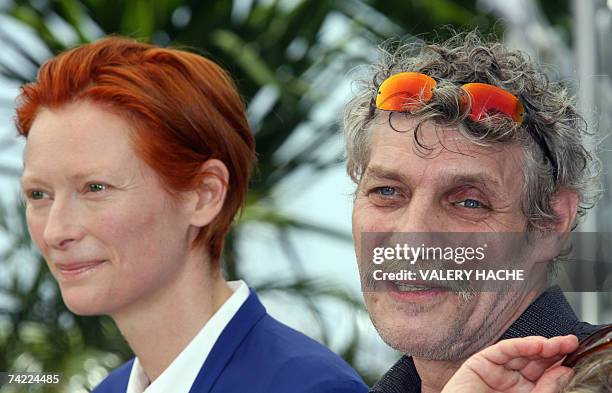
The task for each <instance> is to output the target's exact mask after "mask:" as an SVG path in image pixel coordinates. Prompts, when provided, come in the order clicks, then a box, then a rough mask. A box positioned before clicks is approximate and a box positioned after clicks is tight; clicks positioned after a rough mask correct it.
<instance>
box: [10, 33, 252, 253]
mask: <svg viewBox="0 0 612 393" xmlns="http://www.w3.org/2000/svg"><path fill="white" fill-rule="evenodd" d="M80 100H87V101H90V102H93V103H97V104H101V105H103V107H104V108H106V109H109V110H111V111H113V113H116V114H118V115H120V116H122V117H123V118H125V119H126V120H127V121H128V122H129V123H130V124H131V126H132V127H133V129H134V135H133V142H134V148H135V150H136V152H137V154H138V155H139V157H140V158H141V159H142V160H143V161H144V162H145V163H146V164H147V165H149V166H150V167H151V168H152V169H153V170H154V171H155V172H157V174H158V175H159V176H160V178H161V180H162V184H164V186H165V188H166V189H167V190H168V192H170V193H171V194H172V195H174V196H178V195H179V194H180V192H182V191H189V190H193V189H195V187H196V186H197V184H198V183H199V181H200V180H201V178H202V174H201V173H200V167H201V165H202V163H204V162H205V161H206V160H208V159H211V158H216V159H219V160H220V161H222V162H223V163H224V164H225V165H226V166H227V168H228V171H229V184H228V192H227V196H226V200H225V202H224V206H223V209H222V210H221V212H220V213H219V215H218V216H217V217H215V219H214V220H213V221H212V222H211V223H210V224H209V225H208V226H206V227H205V228H202V230H201V231H200V233H199V234H198V236H197V238H196V239H195V241H194V244H193V246H194V247H198V246H204V245H206V246H207V248H208V251H209V253H210V256H211V258H212V260H214V261H217V260H218V259H219V258H220V256H221V252H222V249H223V240H224V238H225V235H226V234H227V232H228V230H229V227H230V224H231V222H232V220H233V218H234V216H235V215H236V213H237V212H238V210H239V209H240V208H241V207H242V206H243V205H244V201H245V199H246V195H247V189H248V183H249V177H250V174H251V171H252V168H253V165H254V162H255V157H256V156H255V140H254V137H253V133H252V132H251V129H250V127H249V125H248V122H247V118H246V113H245V107H244V103H243V102H242V100H241V99H240V96H239V95H238V92H237V90H236V87H235V85H234V83H233V82H232V80H231V79H230V77H229V75H228V74H227V73H226V72H225V71H224V70H223V69H221V68H220V67H219V66H218V65H216V64H215V63H213V62H212V61H210V60H208V59H206V58H204V57H201V56H199V55H196V54H193V53H189V52H185V51H181V50H177V49H168V48H159V47H156V46H153V45H149V44H144V43H141V42H138V41H135V40H131V39H127V38H121V37H109V38H104V39H101V40H99V41H96V42H94V43H92V44H87V45H83V46H80V47H77V48H75V49H72V50H70V51H67V52H65V53H62V54H60V55H59V56H57V57H54V58H52V59H51V60H49V61H47V62H46V63H45V64H44V65H43V66H42V67H41V69H40V71H39V73H38V78H37V80H36V81H35V82H33V83H30V84H28V85H25V86H23V87H22V89H21V95H20V96H19V98H18V107H17V119H16V123H17V129H18V131H19V134H21V135H23V136H24V137H26V138H27V136H28V132H29V130H30V127H31V126H32V123H33V121H34V118H35V117H36V115H37V113H39V111H40V110H41V108H45V107H46V108H57V107H60V106H62V105H66V104H69V103H71V102H75V101H80Z"/></svg>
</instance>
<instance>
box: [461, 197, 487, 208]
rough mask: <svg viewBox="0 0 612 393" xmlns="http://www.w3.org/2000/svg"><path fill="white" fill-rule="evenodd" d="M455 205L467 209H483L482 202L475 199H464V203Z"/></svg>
mask: <svg viewBox="0 0 612 393" xmlns="http://www.w3.org/2000/svg"><path fill="white" fill-rule="evenodd" d="M456 204H457V205H459V206H463V207H466V208H469V209H478V208H482V207H485V206H484V204H483V203H482V202H480V201H477V200H476V199H466V200H464V201H461V202H457V203H456Z"/></svg>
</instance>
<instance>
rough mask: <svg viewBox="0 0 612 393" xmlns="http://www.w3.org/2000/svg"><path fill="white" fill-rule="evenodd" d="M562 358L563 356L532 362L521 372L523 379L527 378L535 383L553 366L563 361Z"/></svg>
mask: <svg viewBox="0 0 612 393" xmlns="http://www.w3.org/2000/svg"><path fill="white" fill-rule="evenodd" d="M561 358H562V356H560V355H557V356H555V357H552V358H545V359H538V360H532V361H530V362H529V363H528V364H527V365H526V366H525V367H523V368H522V369H521V370H520V373H521V375H522V376H523V377H525V378H527V379H528V380H530V381H532V382H535V381H537V380H538V379H539V378H540V377H541V376H542V375H543V374H544V372H545V371H546V370H547V369H549V368H550V367H551V366H552V365H554V364H555V363H557V362H558V361H559V360H561Z"/></svg>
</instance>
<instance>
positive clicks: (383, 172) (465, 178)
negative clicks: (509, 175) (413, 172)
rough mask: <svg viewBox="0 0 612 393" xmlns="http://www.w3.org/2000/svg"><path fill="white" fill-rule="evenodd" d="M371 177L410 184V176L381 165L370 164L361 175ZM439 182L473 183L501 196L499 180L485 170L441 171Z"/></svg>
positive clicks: (450, 185) (450, 184)
mask: <svg viewBox="0 0 612 393" xmlns="http://www.w3.org/2000/svg"><path fill="white" fill-rule="evenodd" d="M363 178H364V179H366V178H373V179H382V180H392V181H398V182H401V183H404V184H408V185H410V183H411V181H410V178H409V177H408V176H406V175H404V174H402V173H400V172H398V171H396V170H394V169H390V168H385V167H381V166H371V167H369V168H368V169H367V170H366V173H365V175H364V177H363ZM439 183H440V184H441V185H442V186H443V187H452V186H453V185H457V184H465V183H473V184H478V185H480V186H481V187H482V188H483V189H484V191H486V192H487V193H490V194H492V195H493V197H495V198H501V197H502V193H501V192H499V189H500V188H501V187H502V183H501V181H499V180H498V179H496V178H495V177H492V176H490V175H489V174H488V173H485V172H461V171H451V172H443V173H442V174H441V176H440V177H439Z"/></svg>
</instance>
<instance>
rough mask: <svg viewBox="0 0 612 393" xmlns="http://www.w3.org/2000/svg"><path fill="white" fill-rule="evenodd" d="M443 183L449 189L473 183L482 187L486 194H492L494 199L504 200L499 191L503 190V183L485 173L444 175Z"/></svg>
mask: <svg viewBox="0 0 612 393" xmlns="http://www.w3.org/2000/svg"><path fill="white" fill-rule="evenodd" d="M441 183H442V184H443V185H445V186H447V187H451V186H453V185H455V184H465V183H473V184H478V185H479V186H481V187H482V188H483V189H484V191H485V192H487V193H488V194H491V195H492V196H493V197H494V198H497V199H500V198H502V195H503V194H502V193H501V192H500V191H499V190H500V189H501V188H502V183H501V182H500V181H499V180H498V179H496V178H495V177H492V176H490V175H489V174H487V173H484V172H476V173H444V174H443V175H442V179H441Z"/></svg>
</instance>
